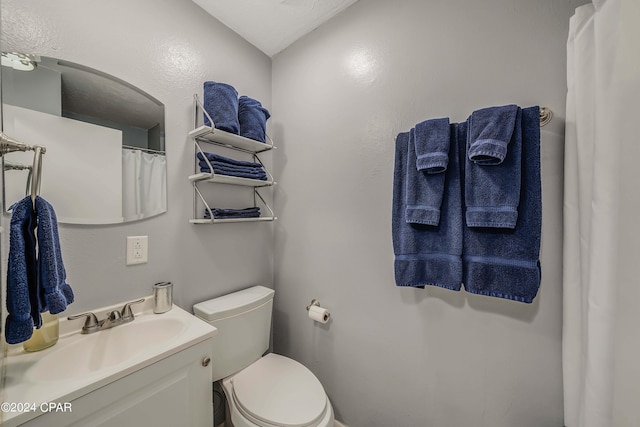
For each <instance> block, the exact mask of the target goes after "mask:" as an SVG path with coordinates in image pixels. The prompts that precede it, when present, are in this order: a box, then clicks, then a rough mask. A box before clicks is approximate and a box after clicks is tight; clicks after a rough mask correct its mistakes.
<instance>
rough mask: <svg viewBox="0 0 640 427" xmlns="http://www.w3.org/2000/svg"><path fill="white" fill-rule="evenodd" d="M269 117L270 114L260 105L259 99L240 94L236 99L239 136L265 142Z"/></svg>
mask: <svg viewBox="0 0 640 427" xmlns="http://www.w3.org/2000/svg"><path fill="white" fill-rule="evenodd" d="M269 117H271V114H269V111H268V110H267V109H266V108H264V107H263V106H262V104H261V103H260V101H258V100H256V99H253V98H249V97H248V96H241V97H240V99H239V100H238V122H239V123H240V136H244V137H245V138H250V139H254V140H256V141H260V142H265V140H266V129H267V120H269Z"/></svg>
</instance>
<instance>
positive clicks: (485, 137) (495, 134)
mask: <svg viewBox="0 0 640 427" xmlns="http://www.w3.org/2000/svg"><path fill="white" fill-rule="evenodd" d="M521 121H522V111H521V109H520V108H519V107H518V106H517V105H505V106H501V107H490V108H484V109H482V110H477V111H474V112H473V114H471V117H469V119H468V123H469V132H468V138H467V156H466V159H465V163H466V165H465V168H466V178H465V202H466V223H467V226H469V227H491V228H514V227H515V226H516V222H517V220H518V203H519V201H520V183H521V168H522V166H521V159H522V128H521Z"/></svg>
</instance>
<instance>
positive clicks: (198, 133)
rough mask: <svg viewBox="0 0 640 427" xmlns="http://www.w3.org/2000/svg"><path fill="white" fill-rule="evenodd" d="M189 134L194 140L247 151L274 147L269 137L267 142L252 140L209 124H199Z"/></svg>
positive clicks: (259, 151)
mask: <svg viewBox="0 0 640 427" xmlns="http://www.w3.org/2000/svg"><path fill="white" fill-rule="evenodd" d="M189 136H190V137H191V138H193V139H195V140H196V141H204V142H208V143H210V144H216V145H221V146H223V147H228V148H233V149H236V150H241V151H246V152H249V153H262V152H263V151H268V150H271V149H272V148H275V147H274V146H273V141H271V139H270V138H269V142H268V143H266V144H265V143H264V142H260V141H254V140H253V139H249V138H245V137H243V136H240V135H234V134H232V133H229V132H225V131H223V130H219V129H216V128H214V127H211V126H200V127H198V128H197V129H194V130H192V131H191V132H189Z"/></svg>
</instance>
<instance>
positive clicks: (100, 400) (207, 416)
mask: <svg viewBox="0 0 640 427" xmlns="http://www.w3.org/2000/svg"><path fill="white" fill-rule="evenodd" d="M211 348H212V344H211V338H209V339H208V340H206V341H204V342H202V343H199V344H197V345H195V346H193V347H189V348H187V349H185V350H183V351H181V352H179V353H177V354H175V355H173V356H170V357H168V358H166V359H163V360H160V361H159V362H156V363H154V364H153V365H151V366H148V367H146V368H143V369H141V370H139V371H137V372H134V373H132V374H130V375H127V376H125V377H124V378H122V379H120V380H117V381H115V382H113V383H111V384H108V385H106V386H104V387H101V388H99V389H97V390H95V391H93V392H91V393H89V394H87V395H84V396H82V397H80V398H78V399H75V400H73V401H72V402H71V408H72V411H71V412H65V413H47V414H44V415H42V416H40V417H37V418H35V419H33V420H31V421H30V422H28V423H27V424H25V425H27V426H30V427H37V426H43V427H45V426H46V427H57V426H59V427H71V426H73V427H81V426H82V427H84V426H91V427H98V426H100V427H108V426H109V427H110V426H113V427H122V426H157V427H164V426H166V427H174V426H193V427H200V426H211V425H213V404H212V391H211V366H210V365H209V366H208V367H204V366H203V365H202V361H203V359H204V358H206V357H209V358H211Z"/></svg>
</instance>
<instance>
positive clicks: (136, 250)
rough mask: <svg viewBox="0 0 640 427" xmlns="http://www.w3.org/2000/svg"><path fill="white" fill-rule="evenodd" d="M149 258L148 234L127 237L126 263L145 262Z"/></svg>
mask: <svg viewBox="0 0 640 427" xmlns="http://www.w3.org/2000/svg"><path fill="white" fill-rule="evenodd" d="M148 259H149V236H128V237H127V265H136V264H145V263H146V262H147V261H148Z"/></svg>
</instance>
